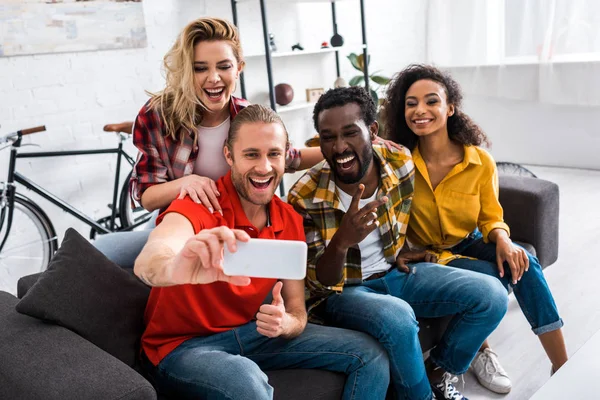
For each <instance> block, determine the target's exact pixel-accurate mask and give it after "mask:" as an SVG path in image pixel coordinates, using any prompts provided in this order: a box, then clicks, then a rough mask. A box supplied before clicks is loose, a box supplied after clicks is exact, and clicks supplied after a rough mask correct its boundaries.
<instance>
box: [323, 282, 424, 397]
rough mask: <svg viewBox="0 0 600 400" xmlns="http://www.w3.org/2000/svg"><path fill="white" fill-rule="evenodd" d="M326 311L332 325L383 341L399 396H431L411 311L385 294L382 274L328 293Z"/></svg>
mask: <svg viewBox="0 0 600 400" xmlns="http://www.w3.org/2000/svg"><path fill="white" fill-rule="evenodd" d="M388 275H389V274H388ZM326 314H327V317H328V318H329V319H330V320H331V323H332V324H333V325H335V326H339V327H342V328H348V329H354V330H357V331H361V332H366V333H368V334H369V335H371V336H373V337H374V338H375V339H377V340H378V341H379V343H381V345H383V347H384V348H385V350H386V351H387V354H388V357H389V359H390V368H391V377H392V383H393V385H394V389H395V391H396V394H397V395H398V398H399V399H417V400H429V399H431V397H432V393H431V387H430V386H429V380H428V379H427V374H426V373H425V366H424V364H423V355H422V353H421V344H420V342H419V336H418V332H419V326H418V323H417V320H416V318H415V314H414V312H413V310H412V308H411V307H410V306H409V305H408V304H407V303H406V302H405V301H404V300H402V299H400V298H398V297H394V296H390V295H389V293H388V292H387V291H386V287H385V285H384V284H383V278H381V279H376V280H373V281H368V282H364V283H363V284H362V285H359V286H350V287H346V288H344V291H343V292H342V293H340V294H336V295H332V296H331V297H329V298H328V299H327V303H326Z"/></svg>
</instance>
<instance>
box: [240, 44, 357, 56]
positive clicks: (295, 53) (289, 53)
mask: <svg viewBox="0 0 600 400" xmlns="http://www.w3.org/2000/svg"><path fill="white" fill-rule="evenodd" d="M365 47H366V46H365V45H364V44H359V45H346V46H341V47H329V48H326V49H309V50H294V51H282V52H280V51H277V52H272V53H271V57H272V58H279V57H290V56H302V55H308V54H323V53H333V52H335V51H342V50H349V49H364V48H365ZM264 56H265V54H264V53H263V54H250V55H247V56H245V58H254V57H264Z"/></svg>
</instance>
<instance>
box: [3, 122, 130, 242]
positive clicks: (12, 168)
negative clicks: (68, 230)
mask: <svg viewBox="0 0 600 400" xmlns="http://www.w3.org/2000/svg"><path fill="white" fill-rule="evenodd" d="M119 136H120V140H119V144H118V146H117V147H116V148H107V149H96V150H68V151H44V152H28V153H19V152H18V150H17V149H18V148H19V147H20V145H21V138H19V139H17V140H16V141H15V142H14V143H13V144H12V148H11V152H10V162H9V169H8V179H7V182H6V187H5V194H6V195H7V199H8V204H9V206H10V207H9V214H8V221H7V222H8V225H7V230H6V232H7V234H6V236H5V237H4V239H3V240H2V243H1V244H0V250H2V248H3V247H4V243H5V242H6V238H7V237H8V233H9V232H10V228H11V223H12V213H13V207H12V206H13V204H14V196H15V192H16V187H15V184H14V182H17V183H19V184H21V185H23V186H24V187H26V188H27V189H29V190H31V191H33V192H34V193H37V194H38V195H40V196H41V197H43V198H44V199H46V200H48V201H49V202H51V203H52V204H54V205H56V206H57V207H59V208H61V209H62V210H63V211H65V212H67V213H69V214H71V215H72V216H74V217H75V218H77V219H79V220H80V221H83V222H84V223H86V224H87V225H89V226H90V227H93V228H94V229H96V230H97V231H98V232H101V233H109V232H112V231H114V230H115V219H116V216H117V197H118V194H119V178H120V173H121V157H124V158H125V159H126V160H127V162H128V163H129V164H130V165H132V166H133V164H134V163H135V160H134V159H133V158H132V157H131V156H130V155H129V154H127V153H126V152H125V151H124V150H123V142H124V141H125V140H126V137H125V136H124V135H123V134H120V135H119ZM94 154H117V155H118V156H117V169H116V172H115V183H114V190H113V203H112V204H113V206H112V213H111V217H110V230H109V229H107V228H105V227H104V226H102V225H100V224H98V223H97V222H96V221H95V220H93V219H91V218H90V217H89V216H87V215H86V214H84V213H83V212H81V211H79V210H78V209H76V208H75V207H73V206H71V205H70V204H68V203H67V202H65V201H64V200H62V199H60V198H59V197H57V196H56V195H54V194H52V193H51V192H49V191H48V190H46V189H44V188H43V187H42V186H40V185H38V184H37V183H35V182H33V181H32V180H30V179H28V178H27V177H25V176H24V175H23V174H21V173H19V172H17V171H16V160H17V159H18V158H43V157H63V156H77V155H94ZM4 218H5V215H4V213H2V215H0V226H2V223H3V222H4Z"/></svg>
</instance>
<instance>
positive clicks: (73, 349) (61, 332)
mask: <svg viewBox="0 0 600 400" xmlns="http://www.w3.org/2000/svg"><path fill="white" fill-rule="evenodd" d="M17 302H18V299H17V298H16V297H14V296H12V295H10V294H9V293H6V292H2V291H0V354H2V357H1V358H2V361H1V362H0V382H2V384H0V399H48V400H58V399H61V400H62V399H64V400H67V399H73V400H75V399H91V400H94V399H98V400H100V399H106V400H110V399H114V400H117V399H120V400H125V399H128V400H146V399H148V400H151V399H156V392H155V390H154V389H153V387H152V385H151V384H150V382H148V381H147V380H146V379H144V378H143V377H142V376H141V375H139V374H138V373H137V372H136V371H134V370H133V369H131V368H130V367H129V366H127V365H126V364H124V363H122V362H121V361H119V360H117V359H116V358H114V357H113V356H111V355H110V354H108V353H106V352H104V351H102V350H101V349H100V348H98V347H96V346H94V345H93V344H92V343H90V342H88V341H87V340H85V339H84V338H82V337H81V336H79V335H77V334H76V333H74V332H72V331H70V330H68V329H66V328H63V327H60V326H58V325H53V324H49V323H46V322H44V321H42V320H39V319H36V318H32V317H30V316H27V315H23V314H19V313H18V312H16V311H15V305H16V304H17Z"/></svg>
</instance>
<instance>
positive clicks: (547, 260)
mask: <svg viewBox="0 0 600 400" xmlns="http://www.w3.org/2000/svg"><path fill="white" fill-rule="evenodd" d="M500 204H502V208H503V209H504V220H505V221H506V223H507V224H508V226H509V227H510V230H511V237H512V239H513V240H516V241H520V242H526V243H529V244H531V245H533V247H535V250H536V253H537V257H538V259H539V260H540V264H541V265H542V266H543V267H546V266H548V265H550V264H552V263H554V262H555V261H556V259H557V258H558V217H559V189H558V185H557V184H556V183H553V182H549V181H546V180H543V179H538V178H530V177H523V176H512V175H501V176H500Z"/></svg>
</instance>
